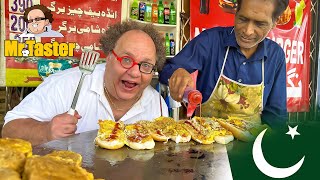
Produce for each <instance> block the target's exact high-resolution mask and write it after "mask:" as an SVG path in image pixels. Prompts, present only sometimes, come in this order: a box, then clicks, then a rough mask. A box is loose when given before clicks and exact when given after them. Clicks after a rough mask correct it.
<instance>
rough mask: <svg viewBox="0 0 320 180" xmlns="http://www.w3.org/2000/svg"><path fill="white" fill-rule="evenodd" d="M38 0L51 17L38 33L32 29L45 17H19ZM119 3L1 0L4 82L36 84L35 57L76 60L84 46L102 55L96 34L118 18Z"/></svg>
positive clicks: (116, 0) (105, 0)
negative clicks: (4, 63)
mask: <svg viewBox="0 0 320 180" xmlns="http://www.w3.org/2000/svg"><path fill="white" fill-rule="evenodd" d="M39 4H40V5H44V6H46V7H47V8H48V9H49V10H51V14H52V17H53V20H52V21H51V22H50V26H48V25H47V26H46V29H45V32H44V33H42V34H36V32H33V31H32V29H35V28H36V26H38V25H36V24H37V23H38V24H39V23H42V22H44V23H46V22H47V20H48V19H44V18H43V19H41V18H38V19H37V18H34V19H29V17H28V19H27V20H28V21H30V22H26V21H25V19H24V17H23V16H24V12H25V10H26V9H27V8H29V7H32V6H34V5H39ZM121 6H122V1H121V0H100V1H90V0H77V1H64V0H8V1H5V3H4V8H2V15H4V24H5V28H4V33H3V34H2V35H3V36H4V38H3V39H5V40H6V41H5V42H1V43H4V48H5V49H4V54H1V56H5V57H4V58H5V59H6V74H5V75H6V86H11V87H17V86H23V87H34V86H37V85H39V84H40V83H41V82H42V79H41V78H40V76H39V74H38V70H37V66H38V65H37V62H38V60H39V59H43V58H47V59H59V58H62V59H67V60H68V59H69V60H70V63H71V61H72V62H76V61H77V59H79V58H80V55H81V52H82V51H83V50H84V49H87V50H95V51H98V52H99V53H100V54H101V55H100V57H101V58H104V57H105V55H104V54H103V52H102V50H101V49H100V47H99V46H100V44H99V38H100V36H101V34H103V33H104V32H105V31H106V29H107V28H108V26H110V25H112V24H114V23H116V22H119V21H121ZM30 17H31V16H30ZM30 24H32V26H31V27H30ZM39 26H40V25H39ZM28 40H29V41H28ZM30 40H31V41H30ZM6 47H7V48H6ZM21 48H22V50H23V51H21ZM9 49H14V50H9ZM26 50H28V51H26ZM52 65H53V66H54V64H52ZM55 67H56V66H55Z"/></svg>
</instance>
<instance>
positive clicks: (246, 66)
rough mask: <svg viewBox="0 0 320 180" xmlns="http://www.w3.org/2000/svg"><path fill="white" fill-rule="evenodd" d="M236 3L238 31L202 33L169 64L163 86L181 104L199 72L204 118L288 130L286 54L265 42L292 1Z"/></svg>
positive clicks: (220, 29) (243, 0)
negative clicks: (167, 87)
mask: <svg viewBox="0 0 320 180" xmlns="http://www.w3.org/2000/svg"><path fill="white" fill-rule="evenodd" d="M237 2H238V9H237V12H236V16H235V25H234V27H216V28H212V29H207V30H205V31H203V32H202V33H201V34H199V35H198V36H197V37H195V38H194V39H193V40H192V41H190V42H189V43H188V44H187V45H186V46H185V47H184V48H183V49H182V50H181V51H180V52H179V54H177V55H176V56H175V57H174V58H172V59H171V60H170V61H167V63H166V65H165V67H164V68H163V70H162V72H161V73H160V82H162V83H164V84H168V85H169V87H170V94H171V96H172V98H173V99H175V100H177V101H181V99H182V95H183V92H184V90H185V88H186V87H187V86H190V87H195V86H194V82H193V81H192V79H191V77H190V73H192V72H194V71H196V70H198V71H199V74H198V77H197V84H196V88H197V89H198V90H199V91H200V92H201V93H202V95H203V104H202V115H203V116H206V117H212V116H215V117H221V118H227V117H230V116H233V117H240V118H243V119H247V120H250V121H254V122H262V123H267V124H268V125H270V126H271V127H274V126H278V125H285V122H286V118H287V110H286V62H285V54H284V52H283V50H282V48H281V47H280V46H279V45H278V44H277V43H275V42H273V41H272V40H270V39H266V38H265V37H266V36H267V34H268V33H269V32H270V30H271V29H272V28H274V27H275V25H276V21H277V19H278V17H279V16H280V15H281V14H282V12H283V11H284V10H285V9H286V7H287V6H288V3H289V1H288V0H278V1H274V0H267V1H264V0H240V1H239V0H238V1H237ZM168 80H169V81H168Z"/></svg>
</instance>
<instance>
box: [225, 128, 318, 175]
mask: <svg viewBox="0 0 320 180" xmlns="http://www.w3.org/2000/svg"><path fill="white" fill-rule="evenodd" d="M319 133H320V126H319V124H315V123H305V124H299V125H297V124H294V125H288V126H287V127H286V128H281V129H277V130H274V129H273V130H271V129H266V130H264V131H262V132H261V133H260V134H259V135H258V136H257V138H256V139H255V141H254V142H251V143H244V142H241V141H238V140H235V141H234V142H230V143H229V144H228V145H226V146H227V150H228V151H227V152H228V158H229V162H230V166H231V171H232V176H233V179H235V180H238V179H240V180H243V179H259V180H261V179H294V180H295V179H297V180H307V179H320V175H319V174H318V173H319V171H320V169H319V162H320V145H319V143H320V140H319V137H320V134H319Z"/></svg>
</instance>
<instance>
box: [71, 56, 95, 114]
mask: <svg viewBox="0 0 320 180" xmlns="http://www.w3.org/2000/svg"><path fill="white" fill-rule="evenodd" d="M99 56H100V53H98V52H95V51H84V52H82V54H81V59H80V63H79V69H80V71H81V78H80V81H79V84H78V87H77V90H76V93H75V94H74V97H73V100H72V104H71V108H70V110H69V111H68V114H70V115H74V113H75V108H76V105H77V101H78V98H79V94H80V90H81V87H82V83H83V80H84V77H85V76H86V75H89V74H91V73H92V72H93V70H94V68H95V67H96V62H97V60H98V58H99Z"/></svg>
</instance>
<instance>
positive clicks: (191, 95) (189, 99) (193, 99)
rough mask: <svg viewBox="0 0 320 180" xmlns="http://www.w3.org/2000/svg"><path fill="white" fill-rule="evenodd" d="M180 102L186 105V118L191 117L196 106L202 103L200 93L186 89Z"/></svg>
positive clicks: (189, 88)
mask: <svg viewBox="0 0 320 180" xmlns="http://www.w3.org/2000/svg"><path fill="white" fill-rule="evenodd" d="M182 101H183V102H185V103H187V104H188V107H187V117H191V116H192V114H193V112H194V110H195V109H196V108H197V105H199V104H201V102H202V94H201V92H200V91H198V90H196V89H194V88H191V87H186V89H185V90H184V93H183V97H182Z"/></svg>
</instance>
